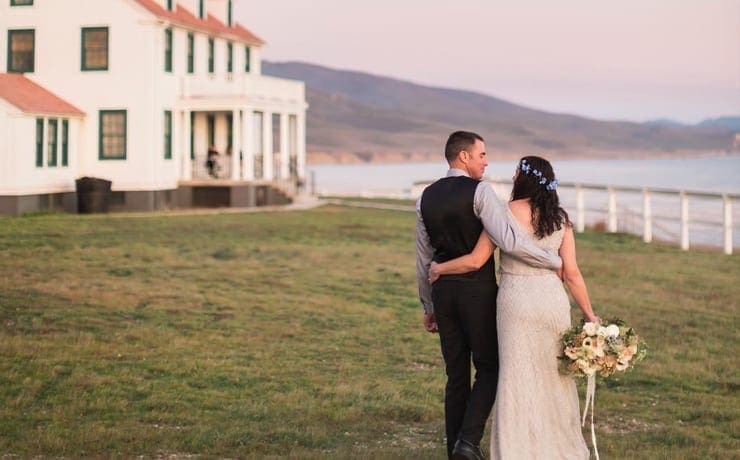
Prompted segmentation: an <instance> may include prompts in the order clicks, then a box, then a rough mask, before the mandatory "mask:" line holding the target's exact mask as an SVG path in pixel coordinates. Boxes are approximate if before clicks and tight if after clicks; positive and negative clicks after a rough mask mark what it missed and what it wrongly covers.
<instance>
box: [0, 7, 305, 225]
mask: <svg viewBox="0 0 740 460" xmlns="http://www.w3.org/2000/svg"><path fill="white" fill-rule="evenodd" d="M0 2H1V3H0V66H2V65H5V71H6V73H0V213H2V214H21V213H24V212H33V211H38V210H47V209H66V210H69V211H74V210H76V205H77V195H76V193H75V180H76V179H78V178H80V177H83V176H92V177H97V178H103V179H107V180H110V181H112V190H113V193H112V195H111V208H112V209H130V210H154V209H166V208H172V207H189V206H194V205H195V206H250V205H251V206H253V205H260V204H268V203H270V202H274V201H275V200H276V199H277V198H278V197H281V196H282V197H285V196H289V195H290V194H291V193H294V192H295V187H296V184H298V183H300V182H301V181H302V180H303V178H304V170H305V126H306V109H307V104H306V100H305V87H304V84H303V82H298V81H292V80H284V79H278V78H273V77H267V76H263V75H261V68H260V67H261V66H260V49H261V47H262V45H263V44H264V42H263V41H262V40H260V39H259V38H258V37H256V36H255V35H254V34H252V33H251V32H250V31H248V30H247V29H245V28H244V27H242V26H241V25H239V24H236V23H235V22H233V17H232V15H233V9H232V8H233V0H0ZM1 68H2V67H0V69H1ZM209 148H211V149H214V150H215V151H217V152H219V155H218V157H216V161H215V167H214V168H211V169H209V168H208V163H207V154H208V153H207V152H208V150H209ZM211 164H213V163H211ZM281 191H282V193H281Z"/></svg>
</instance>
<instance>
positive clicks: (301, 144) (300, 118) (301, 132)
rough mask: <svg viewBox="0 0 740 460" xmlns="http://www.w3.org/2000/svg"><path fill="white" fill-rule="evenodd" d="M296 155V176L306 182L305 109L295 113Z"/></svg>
mask: <svg viewBox="0 0 740 460" xmlns="http://www.w3.org/2000/svg"><path fill="white" fill-rule="evenodd" d="M296 150H297V152H296V155H297V157H298V158H297V159H296V161H297V163H298V164H297V169H298V177H300V178H301V179H303V182H304V183H305V182H306V180H305V179H306V111H305V110H301V111H299V112H298V113H297V114H296Z"/></svg>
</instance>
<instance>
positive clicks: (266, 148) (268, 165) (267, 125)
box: [262, 110, 275, 180]
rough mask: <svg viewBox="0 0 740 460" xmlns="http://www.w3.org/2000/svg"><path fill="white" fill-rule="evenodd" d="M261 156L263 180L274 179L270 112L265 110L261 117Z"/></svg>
mask: <svg viewBox="0 0 740 460" xmlns="http://www.w3.org/2000/svg"><path fill="white" fill-rule="evenodd" d="M262 154H263V159H264V160H263V165H262V170H263V171H264V176H263V179H265V180H273V179H274V178H275V175H274V172H273V170H272V169H273V168H272V112H268V111H267V110H265V112H264V115H263V116H262Z"/></svg>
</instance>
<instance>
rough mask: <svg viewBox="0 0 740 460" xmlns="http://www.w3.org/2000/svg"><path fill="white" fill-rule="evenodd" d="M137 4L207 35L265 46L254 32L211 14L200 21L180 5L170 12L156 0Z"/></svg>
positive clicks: (140, 0) (145, 0) (138, 0)
mask: <svg viewBox="0 0 740 460" xmlns="http://www.w3.org/2000/svg"><path fill="white" fill-rule="evenodd" d="M136 2H137V3H138V4H139V5H141V6H143V7H144V8H146V9H147V10H149V12H150V13H152V14H154V15H155V16H157V17H158V18H161V19H166V20H168V21H171V22H173V23H176V24H180V25H182V26H185V27H189V28H193V29H196V30H200V31H203V32H206V33H212V34H217V35H220V36H224V37H227V38H228V37H229V36H231V37H234V38H236V39H239V40H243V41H245V42H248V43H251V44H254V45H264V44H265V42H264V41H263V40H262V39H261V38H259V37H258V36H256V35H254V34H253V33H252V32H250V31H249V30H247V29H246V28H245V27H244V26H242V25H241V24H239V23H235V25H234V26H233V27H229V26H228V25H226V24H224V23H223V22H221V21H219V20H218V19H216V18H215V17H213V16H212V15H210V14H209V15H208V17H206V18H205V19H200V18H199V17H197V16H195V15H194V14H193V13H191V12H190V11H188V10H186V9H185V8H183V7H182V6H180V5H179V4H178V5H177V7H176V8H175V11H170V10H168V9H166V8H162V7H161V6H160V5H159V4H158V3H157V2H155V1H154V0H136Z"/></svg>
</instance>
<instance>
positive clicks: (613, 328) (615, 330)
mask: <svg viewBox="0 0 740 460" xmlns="http://www.w3.org/2000/svg"><path fill="white" fill-rule="evenodd" d="M606 335H609V336H611V337H616V336H618V335H619V326H617V325H616V324H610V325H609V326H607V328H606Z"/></svg>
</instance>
